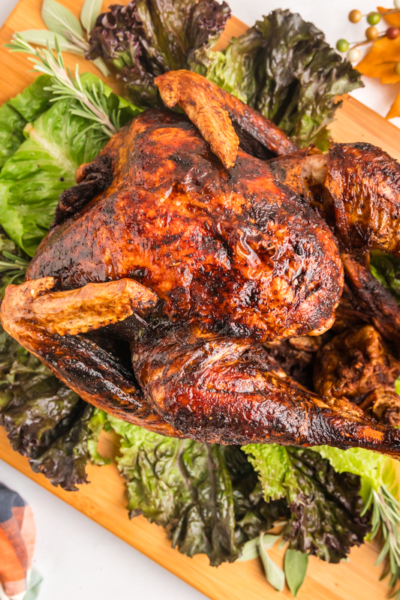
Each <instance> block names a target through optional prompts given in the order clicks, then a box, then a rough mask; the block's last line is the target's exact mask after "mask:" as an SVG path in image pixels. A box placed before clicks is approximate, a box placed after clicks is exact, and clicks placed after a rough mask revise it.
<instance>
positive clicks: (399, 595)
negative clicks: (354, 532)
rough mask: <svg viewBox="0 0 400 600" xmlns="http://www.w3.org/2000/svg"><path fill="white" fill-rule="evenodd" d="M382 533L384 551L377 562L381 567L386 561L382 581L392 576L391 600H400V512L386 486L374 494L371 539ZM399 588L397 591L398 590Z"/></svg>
mask: <svg viewBox="0 0 400 600" xmlns="http://www.w3.org/2000/svg"><path fill="white" fill-rule="evenodd" d="M379 533H380V535H381V536H382V550H381V552H380V554H379V556H378V559H377V561H376V563H375V564H376V565H379V564H380V563H382V562H383V561H386V568H385V571H384V573H383V575H382V578H381V579H384V578H385V577H387V576H388V575H390V580H389V587H390V588H391V590H393V593H392V594H391V596H389V598H396V600H400V588H398V587H397V584H398V583H399V581H400V512H399V503H398V501H397V500H396V498H394V497H393V496H392V494H391V493H390V491H389V490H388V488H387V487H386V486H385V485H382V486H381V487H380V489H379V492H376V491H374V492H373V511H372V530H371V533H370V534H369V539H371V540H372V539H373V538H374V537H375V536H377V535H378V534H379ZM396 588H397V589H396Z"/></svg>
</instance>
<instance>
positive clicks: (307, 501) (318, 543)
mask: <svg viewBox="0 0 400 600" xmlns="http://www.w3.org/2000/svg"><path fill="white" fill-rule="evenodd" d="M243 450H244V452H246V454H247V456H248V458H249V460H250V462H251V464H252V465H253V467H254V468H255V470H256V471H257V472H258V473H259V476H260V480H261V485H262V489H263V492H264V496H265V500H267V501H268V500H277V499H279V498H284V499H285V500H286V501H287V504H288V508H289V511H290V518H289V520H288V523H287V525H286V526H285V528H284V531H283V537H284V539H285V540H287V541H289V542H290V544H289V547H290V548H291V549H292V550H298V551H300V552H303V553H305V552H306V553H308V554H312V555H316V556H318V557H319V558H321V559H322V560H326V561H329V562H333V563H337V562H339V561H340V560H342V559H343V558H345V557H346V556H347V555H348V553H349V551H350V548H351V547H352V546H354V545H360V544H362V542H363V540H364V538H365V536H366V535H367V534H368V532H369V531H370V529H371V525H370V514H369V513H366V514H364V516H362V511H363V502H362V499H361V496H360V493H359V492H360V489H361V480H360V477H359V476H358V475H353V474H352V473H337V472H336V471H335V470H334V469H333V468H332V466H331V465H330V463H329V462H328V460H325V459H324V458H322V457H321V456H319V454H318V453H317V452H313V451H312V450H308V449H303V448H293V447H290V446H289V447H284V446H278V445H276V444H271V445H269V444H265V445H263V444H253V445H249V446H245V447H244V448H243Z"/></svg>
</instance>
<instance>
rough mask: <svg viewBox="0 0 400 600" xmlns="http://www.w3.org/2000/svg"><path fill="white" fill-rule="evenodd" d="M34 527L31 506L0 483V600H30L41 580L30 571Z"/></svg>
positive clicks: (36, 592) (33, 596) (34, 595)
mask: <svg viewBox="0 0 400 600" xmlns="http://www.w3.org/2000/svg"><path fill="white" fill-rule="evenodd" d="M35 538H36V528H35V521H34V519H33V513H32V510H31V508H30V507H29V506H28V505H27V504H26V502H25V501H24V500H23V499H22V498H21V496H20V495H19V494H17V492H13V491H12V490H10V489H9V488H8V487H6V486H5V485H3V484H2V483H0V600H22V599H23V600H34V598H36V597H37V594H38V592H39V586H40V582H41V578H40V576H39V575H38V574H37V572H35V571H32V569H31V565H32V555H33V550H34V547H35Z"/></svg>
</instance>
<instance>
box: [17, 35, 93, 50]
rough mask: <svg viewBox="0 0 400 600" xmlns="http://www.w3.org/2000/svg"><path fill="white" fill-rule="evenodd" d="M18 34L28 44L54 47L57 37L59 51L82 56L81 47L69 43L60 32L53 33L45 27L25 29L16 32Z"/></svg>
mask: <svg viewBox="0 0 400 600" xmlns="http://www.w3.org/2000/svg"><path fill="white" fill-rule="evenodd" d="M18 35H19V36H20V37H22V39H23V40H26V41H27V42H29V43H30V44H36V45H38V46H50V48H55V47H56V38H57V40H58V45H59V47H60V50H61V52H73V53H74V54H78V55H80V56H83V50H81V48H78V47H77V46H75V45H74V44H71V42H69V41H68V40H67V38H66V37H64V36H63V35H61V34H60V33H54V31H48V30H47V29H27V30H26V31H20V32H18Z"/></svg>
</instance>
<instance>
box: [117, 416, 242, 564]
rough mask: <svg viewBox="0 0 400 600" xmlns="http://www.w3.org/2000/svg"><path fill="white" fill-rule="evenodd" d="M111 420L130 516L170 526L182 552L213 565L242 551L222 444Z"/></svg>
mask: <svg viewBox="0 0 400 600" xmlns="http://www.w3.org/2000/svg"><path fill="white" fill-rule="evenodd" d="M109 422H110V424H111V426H112V428H113V429H114V431H115V432H116V433H118V434H119V435H121V436H122V439H121V453H122V456H121V458H119V459H117V462H118V467H119V469H120V471H121V473H122V474H123V476H124V478H125V481H126V485H127V489H128V509H129V512H130V515H131V517H134V516H137V515H139V514H143V515H144V516H145V517H146V518H147V519H148V520H149V521H150V522H154V523H157V524H158V525H162V526H163V527H165V528H167V531H168V535H169V537H170V539H171V540H172V546H173V547H177V548H178V549H179V550H180V551H181V552H182V553H183V554H187V555H188V556H193V555H195V554H199V553H205V554H207V555H208V556H209V558H210V562H211V564H212V565H218V564H220V563H221V562H223V561H225V560H228V561H233V560H235V558H237V557H238V556H239V547H238V546H237V544H236V540H235V534H234V531H235V514H234V505H233V497H232V483H231V480H230V477H229V473H228V470H227V467H226V462H225V458H224V453H223V451H222V449H221V448H220V447H219V446H208V445H206V444H200V443H198V442H195V441H193V440H178V439H174V438H167V437H164V436H161V435H158V434H156V433H152V432H150V431H147V430H146V429H142V428H140V427H135V426H133V425H130V424H128V423H124V422H123V421H120V420H118V419H114V418H113V417H109Z"/></svg>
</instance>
